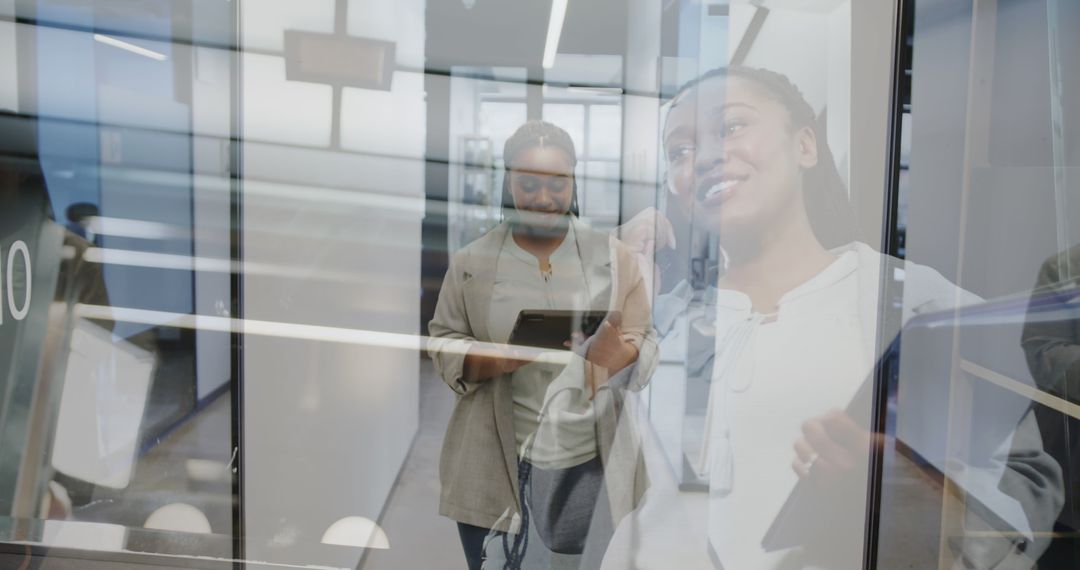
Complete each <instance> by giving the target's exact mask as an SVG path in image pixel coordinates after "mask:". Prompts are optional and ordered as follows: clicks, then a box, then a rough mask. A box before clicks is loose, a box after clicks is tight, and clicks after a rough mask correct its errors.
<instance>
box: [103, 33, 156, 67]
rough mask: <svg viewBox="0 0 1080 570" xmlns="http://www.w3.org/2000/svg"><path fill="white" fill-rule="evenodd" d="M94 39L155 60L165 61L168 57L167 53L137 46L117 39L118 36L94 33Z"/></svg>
mask: <svg viewBox="0 0 1080 570" xmlns="http://www.w3.org/2000/svg"><path fill="white" fill-rule="evenodd" d="M94 40H95V41H97V42H99V43H103V44H105V45H109V46H112V47H115V48H120V49H122V50H125V51H129V52H131V53H134V54H136V55H141V56H143V57H148V58H150V59H152V60H154V61H165V60H166V59H167V58H166V57H165V54H163V53H158V52H156V51H154V50H151V49H146V48H144V47H140V46H137V45H135V44H133V43H128V42H125V41H124V40H118V39H116V38H114V37H112V36H106V35H103V34H94Z"/></svg>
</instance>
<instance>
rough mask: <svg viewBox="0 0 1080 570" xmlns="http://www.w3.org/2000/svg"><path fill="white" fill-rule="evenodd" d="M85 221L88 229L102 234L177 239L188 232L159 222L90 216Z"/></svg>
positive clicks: (185, 235)
mask: <svg viewBox="0 0 1080 570" xmlns="http://www.w3.org/2000/svg"><path fill="white" fill-rule="evenodd" d="M87 223H88V224H89V227H90V231H92V232H94V234H96V235H103V236H112V237H125V238H138V239H170V238H177V239H179V238H186V237H188V234H186V233H185V232H183V231H181V230H180V228H179V227H178V226H170V225H168V224H163V223H160V222H147V221H143V220H130V219H127V218H110V217H107V216H91V217H89V218H87Z"/></svg>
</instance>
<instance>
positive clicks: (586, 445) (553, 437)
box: [488, 225, 610, 468]
mask: <svg viewBox="0 0 1080 570" xmlns="http://www.w3.org/2000/svg"><path fill="white" fill-rule="evenodd" d="M548 261H549V262H550V263H551V271H550V273H549V274H548V275H544V274H542V273H541V271H540V266H539V262H538V260H537V258H536V257H535V256H533V255H532V254H531V253H529V252H527V251H525V250H524V249H522V248H521V247H520V246H519V245H518V244H517V243H516V242H515V241H514V238H513V232H507V234H506V241H505V242H504V243H503V247H502V250H501V252H500V253H499V257H498V260H497V262H496V263H497V267H496V273H495V285H494V288H493V289H492V293H491V310H490V311H489V317H488V330H489V331H491V337H492V339H493V340H494V341H495V342H507V341H508V340H509V338H510V334H511V333H512V332H513V328H514V323H515V322H516V320H517V316H518V313H519V312H521V311H522V310H537V309H560V310H586V309H588V308H589V307H590V306H591V303H590V300H591V298H592V295H593V294H594V293H593V292H591V291H589V290H588V283H587V281H586V279H585V269H584V268H583V267H582V264H581V257H580V255H579V254H578V249H577V240H576V238H575V235H574V228H573V226H572V225H571V226H570V228H569V230H568V231H567V234H566V237H565V238H564V239H563V242H562V244H560V245H559V247H558V248H557V249H556V250H555V251H554V252H552V254H551V256H550V257H549V260H548ZM607 279H608V280H610V276H608V277H607ZM599 281H600V282H597V280H595V279H594V282H593V286H594V288H595V289H596V290H597V291H603V290H605V289H606V288H607V286H608V285H609V283H605V282H602V281H603V279H601V280H599ZM511 382H513V398H514V435H515V439H516V442H517V447H518V456H519V457H523V458H527V459H529V461H530V462H531V463H533V464H535V465H539V466H542V467H544V468H564V467H571V466H574V465H580V464H581V463H584V462H586V461H588V460H590V459H592V458H594V457H595V456H596V446H597V444H596V431H595V416H594V414H593V410H592V402H591V401H590V400H589V394H590V392H589V390H587V389H586V386H585V361H584V359H582V358H581V357H580V356H576V355H575V356H574V357H573V359H572V360H571V362H570V364H569V365H567V366H565V367H564V366H561V365H558V364H548V363H531V364H527V365H525V366H522V367H521V368H518V369H517V370H516V371H514V373H513V374H512V375H511ZM564 388H570V390H564ZM556 396H558V397H557V398H556ZM546 402H550V405H549V409H548V410H546V411H545V414H544V417H543V418H541V412H542V411H544V410H543V408H544V405H545V403H546ZM542 424H543V426H542ZM542 427H543V428H544V429H541V428H542Z"/></svg>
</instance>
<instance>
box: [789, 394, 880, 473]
mask: <svg viewBox="0 0 1080 570" xmlns="http://www.w3.org/2000/svg"><path fill="white" fill-rule="evenodd" d="M802 433H803V437H801V438H800V439H799V440H798V441H796V442H795V454H796V455H797V458H796V459H795V461H793V462H792V464H791V467H792V469H794V470H795V473H797V474H798V475H799V477H801V478H811V479H814V480H816V481H818V482H846V481H849V480H850V479H851V478H852V477H855V476H858V475H861V474H862V473H863V472H864V471H863V470H864V469H865V468H866V466H867V462H868V460H869V453H870V446H871V445H873V444H874V437H873V435H872V434H871V433H870V432H868V431H867V430H866V429H864V428H862V427H860V426H859V425H858V424H856V423H855V421H854V420H852V419H851V417H850V416H848V415H847V414H845V413H844V412H841V411H839V410H833V411H831V412H829V413H827V414H825V415H824V416H821V417H818V418H813V419H810V420H807V421H806V422H804V423H803V425H802Z"/></svg>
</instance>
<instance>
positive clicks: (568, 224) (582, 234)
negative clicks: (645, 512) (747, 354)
mask: <svg viewBox="0 0 1080 570" xmlns="http://www.w3.org/2000/svg"><path fill="white" fill-rule="evenodd" d="M503 156H504V160H505V163H506V173H505V178H504V184H503V208H504V211H505V212H506V215H505V221H504V222H503V223H502V224H500V225H499V226H498V227H496V228H495V229H493V230H492V231H490V232H489V233H487V234H485V235H484V236H482V237H481V238H479V239H477V240H476V241H475V242H473V243H471V244H469V245H468V246H467V247H465V248H463V249H462V250H461V251H459V252H458V253H457V254H455V255H454V257H453V259H452V260H451V262H450V267H449V269H448V270H447V273H446V277H445V280H444V282H443V287H442V289H441V291H440V293H439V300H438V304H437V307H436V310H435V318H434V319H433V320H432V321H431V323H430V324H429V331H430V336H431V340H430V344H429V352H430V354H431V356H432V359H433V360H434V363H435V368H436V370H437V371H438V372H439V374H440V375H441V376H442V378H443V380H444V381H445V382H446V383H447V385H449V386H450V388H451V389H453V390H454V391H455V392H456V393H457V401H456V405H455V409H454V412H453V415H452V417H451V419H450V425H449V427H448V430H447V435H446V439H445V443H444V446H443V452H442V458H441V461H440V477H441V483H442V493H441V505H440V513H441V514H443V515H445V516H447V517H450V518H451V519H453V520H455V521H457V523H458V529H459V534H460V536H461V540H462V545H463V547H464V550H465V555H466V559H467V561H468V564H469V568H470V569H477V568H480V567H481V564H485V567H490V568H502V567H512V568H518V567H525V568H541V567H550V566H557V567H560V568H564V567H574V566H576V565H578V564H579V563H580V561H581V560H582V559H583V558H585V557H587V553H586V552H585V537H586V536H587V535H588V534H589V529H590V528H597V525H599V528H610V527H611V525H612V524H613V519H615V518H618V517H619V516H620V515H621V514H624V513H626V512H629V511H630V510H631V509H632V508H633V507H634V501H635V500H636V498H637V497H639V496H640V494H641V483H640V482H636V481H635V480H634V479H633V478H634V477H636V476H638V475H640V474H639V473H638V471H637V469H636V466H637V463H636V459H634V458H633V457H622V456H619V454H618V453H608V452H607V450H610V449H611V447H612V445H613V442H614V438H615V430H614V427H613V426H614V421H613V418H612V417H611V415H612V414H614V413H615V410H616V409H617V408H618V407H619V406H618V405H617V402H618V392H619V390H620V389H624V388H630V389H638V388H640V387H641V386H643V385H644V383H645V382H647V381H648V378H649V376H650V374H651V368H650V366H651V363H652V362H653V355H654V353H655V345H654V343H653V341H652V337H651V333H650V331H651V328H650V312H651V309H650V306H649V301H648V296H647V294H646V289H645V284H644V282H643V280H642V277H641V275H640V273H639V272H638V264H637V261H636V259H635V257H634V254H633V253H632V252H631V251H630V250H629V249H627V248H626V247H624V246H622V245H621V244H620V243H619V242H618V241H617V240H614V239H613V238H611V237H610V236H609V235H608V234H607V233H602V232H597V231H594V230H592V229H591V228H589V226H588V225H587V224H585V223H584V222H583V221H582V220H580V219H579V218H578V216H577V214H578V210H577V185H576V182H575V178H574V168H575V166H576V155H575V152H574V144H573V141H572V140H571V139H570V136H569V135H568V134H567V133H566V131H564V130H562V129H560V128H559V127H556V126H555V125H552V124H551V123H547V122H543V121H530V122H528V123H526V124H524V125H522V126H521V127H520V128H519V129H518V130H517V132H515V133H514V135H513V136H511V137H510V138H509V139H508V140H507V142H506V147H505V151H504V154H503ZM545 309H546V310H563V311H565V310H571V311H582V312H585V311H603V312H607V313H609V314H611V315H615V314H616V313H617V314H618V315H619V317H618V318H611V317H609V318H608V319H607V320H606V321H605V322H604V323H602V324H601V325H600V327H599V329H598V330H597V332H596V333H595V334H594V335H593V336H592V337H590V338H589V339H579V340H583V341H584V342H582V343H580V344H577V345H575V346H574V347H573V348H574V350H573V351H572V352H571V351H557V353H553V352H550V351H549V352H544V353H541V352H539V351H537V350H527V349H524V348H522V347H512V346H508V345H506V344H505V343H506V342H507V341H508V340H509V339H510V338H511V336H512V334H513V329H514V325H515V322H517V320H518V315H519V313H521V312H522V311H537V310H545ZM570 336H571V335H570V331H567V340H570ZM619 473H625V475H626V477H625V478H623V479H619V478H618V477H617V475H618V474H619ZM605 479H607V480H608V481H607V483H606V484H605ZM612 480H615V481H617V482H616V483H614V484H616V485H619V489H620V491H619V492H617V493H614V492H611V491H610V489H609V487H610V486H611V485H612V484H613V483H612ZM626 488H629V489H630V490H631V492H629V493H626V492H623V490H624V489H626ZM602 497H603V498H602ZM598 503H601V504H603V505H605V506H604V507H603V508H596V505H597V504H598ZM594 514H595V515H596V516H595V517H594ZM594 519H595V520H594ZM597 521H599V522H597ZM605 521H606V522H605ZM601 552H602V550H601ZM485 559H486V562H484V560H485Z"/></svg>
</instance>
